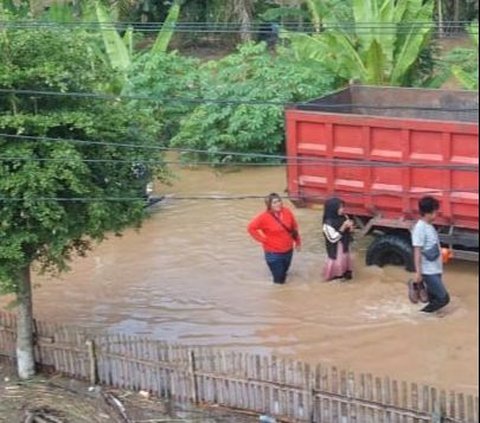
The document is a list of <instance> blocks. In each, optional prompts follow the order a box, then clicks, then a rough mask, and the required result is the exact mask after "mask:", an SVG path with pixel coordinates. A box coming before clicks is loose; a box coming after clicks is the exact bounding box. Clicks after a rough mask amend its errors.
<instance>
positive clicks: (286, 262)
mask: <svg viewBox="0 0 480 423" xmlns="http://www.w3.org/2000/svg"><path fill="white" fill-rule="evenodd" d="M282 256H283V257H282V258H283V275H284V280H283V282H285V280H286V279H287V274H288V271H289V269H290V266H291V264H292V257H293V251H288V252H286V253H284V254H282Z"/></svg>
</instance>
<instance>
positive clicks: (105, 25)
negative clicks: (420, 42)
mask: <svg viewBox="0 0 480 423" xmlns="http://www.w3.org/2000/svg"><path fill="white" fill-rule="evenodd" d="M269 25H271V24H270V23H268V22H264V23H250V24H248V25H245V24H242V23H235V22H230V23H229V22H223V23H209V22H190V23H187V22H177V23H174V24H171V23H164V22H145V23H140V22H98V21H91V22H88V21H74V22H49V21H13V22H12V21H0V27H2V26H3V27H4V28H5V29H54V30H57V29H60V30H62V29H68V30H70V29H84V30H100V31H109V30H115V31H126V30H128V29H129V28H134V30H135V31H136V32H141V33H150V32H158V31H160V30H162V29H165V30H170V31H173V32H177V33H217V34H222V33H223V34H225V33H230V34H237V33H243V34H245V33H250V34H272V33H273V32H272V27H271V26H269ZM467 25H469V26H470V28H472V29H473V28H475V27H477V28H478V25H475V24H472V23H471V22H463V21H461V22H442V26H441V27H440V26H439V25H438V23H437V22H405V23H378V22H336V23H328V24H324V25H322V26H321V31H320V32H319V31H318V30H317V28H316V26H315V24H313V23H306V24H303V25H299V23H298V22H297V23H288V22H284V23H282V24H281V25H278V28H279V31H282V30H287V31H290V32H296V33H304V34H309V35H312V34H321V33H325V32H328V31H338V30H341V31H343V32H347V33H354V34H358V35H360V34H362V33H366V34H367V33H370V32H371V31H372V30H374V31H375V32H376V34H377V35H382V34H383V35H392V34H399V35H402V34H409V33H412V32H413V31H414V33H420V31H422V30H424V29H427V30H430V31H431V32H432V33H437V34H442V35H445V34H448V33H450V36H451V35H452V32H453V33H455V32H460V31H462V32H463V31H464V30H465V27H466V26H467ZM447 31H449V32H447ZM477 32H478V29H477Z"/></svg>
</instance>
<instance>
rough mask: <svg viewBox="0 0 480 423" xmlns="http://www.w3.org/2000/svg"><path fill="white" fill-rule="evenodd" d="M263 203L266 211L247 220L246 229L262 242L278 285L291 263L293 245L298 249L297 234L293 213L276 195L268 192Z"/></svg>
mask: <svg viewBox="0 0 480 423" xmlns="http://www.w3.org/2000/svg"><path fill="white" fill-rule="evenodd" d="M265 204H266V206H267V210H266V211H264V212H263V213H260V214H259V215H258V216H256V217H255V218H254V219H253V220H252V221H251V222H250V223H249V225H248V232H249V233H250V235H251V236H252V237H253V239H255V240H256V241H258V242H259V243H261V244H262V246H263V250H264V251H265V260H266V262H267V265H268V267H269V269H270V271H271V272H272V276H273V282H274V283H280V284H282V283H285V280H286V277H287V272H288V269H289V268H290V263H291V262H292V256H293V248H294V247H295V248H296V249H297V251H298V250H299V249H300V246H301V239H300V234H299V233H298V225H297V221H296V220H295V217H294V216H293V213H292V212H291V211H290V210H289V209H288V208H286V207H284V206H283V203H282V199H281V198H280V196H279V195H278V194H276V193H272V194H270V195H269V196H268V197H267V198H266V199H265Z"/></svg>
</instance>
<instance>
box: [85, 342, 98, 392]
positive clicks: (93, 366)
mask: <svg viewBox="0 0 480 423" xmlns="http://www.w3.org/2000/svg"><path fill="white" fill-rule="evenodd" d="M85 344H86V345H87V350H88V361H89V364H90V368H89V374H88V376H89V381H90V383H91V384H92V385H96V384H97V382H98V370H97V356H96V351H95V342H94V341H93V340H91V339H88V340H87V341H86V342H85Z"/></svg>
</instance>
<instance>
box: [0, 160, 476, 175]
mask: <svg viewBox="0 0 480 423" xmlns="http://www.w3.org/2000/svg"><path fill="white" fill-rule="evenodd" d="M15 161H23V162H47V163H53V162H56V163H65V162H81V163H110V164H132V165H135V164H138V159H137V160H135V159H129V160H126V159H77V158H72V157H64V158H42V157H5V156H0V162H15ZM142 163H143V164H149V165H183V166H217V167H221V166H225V167H228V166H231V167H288V166H294V165H295V166H302V167H308V166H320V165H333V166H344V167H349V168H390V169H391V168H394V169H398V168H414V169H415V168H416V169H425V168H428V169H438V170H445V169H446V170H461V171H464V172H469V171H470V172H478V165H476V166H475V165H448V164H445V165H441V164H438V165H436V164H432V165H430V164H421V163H388V162H375V161H363V160H362V161H355V160H342V159H321V158H317V159H310V160H308V158H306V157H305V158H303V157H298V158H297V159H289V160H288V161H287V162H286V163H268V162H266V163H259V162H230V161H224V162H217V161H212V160H210V161H192V162H190V161H189V162H185V161H178V160H177V161H175V160H147V161H144V162H142Z"/></svg>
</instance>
